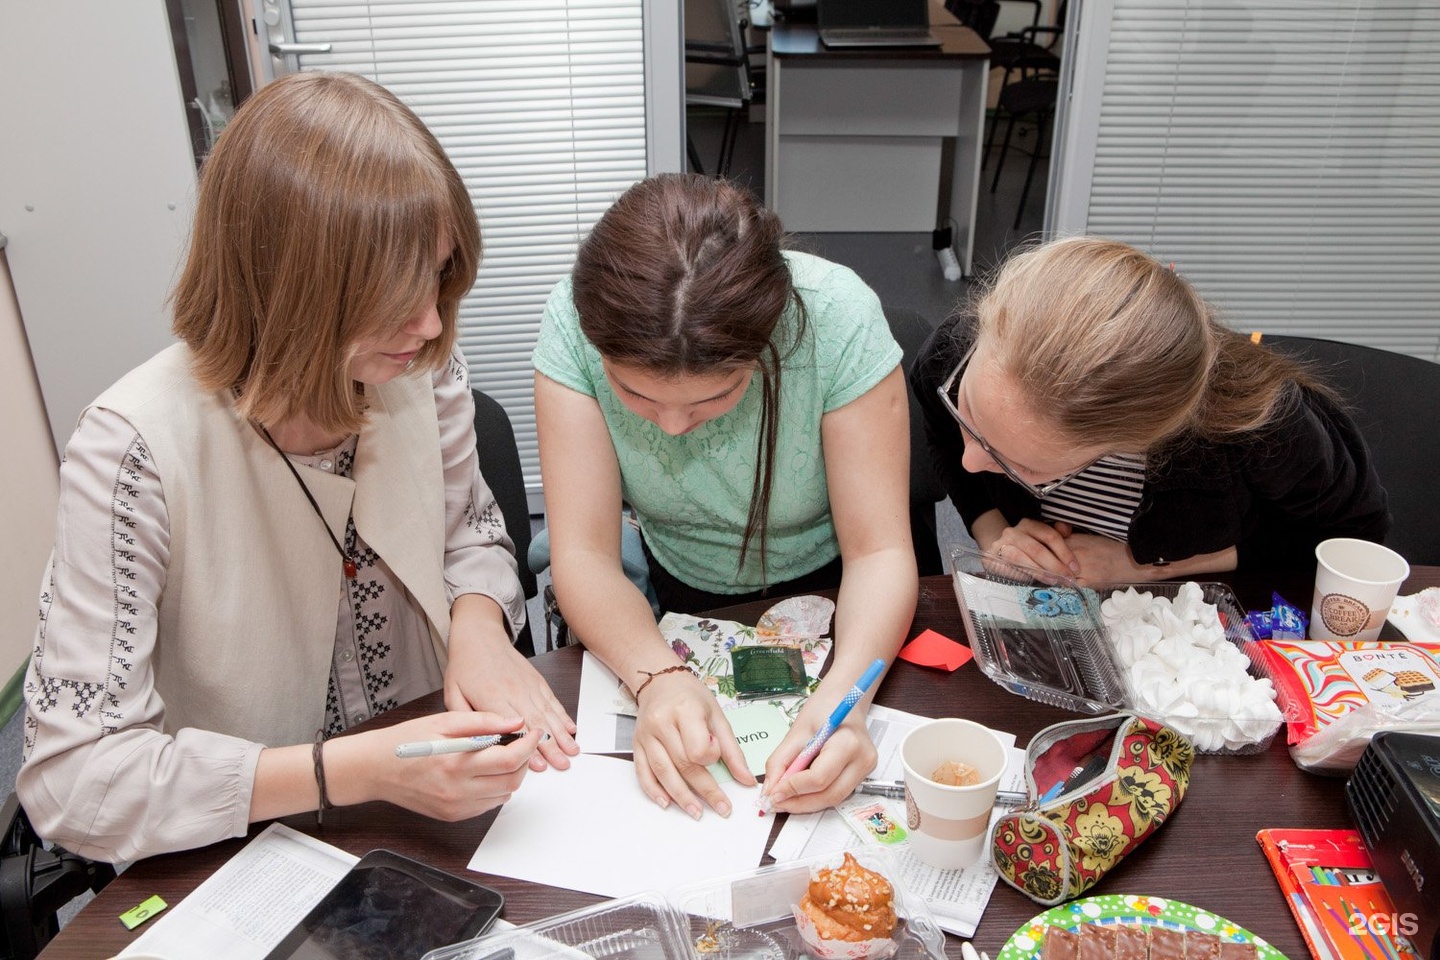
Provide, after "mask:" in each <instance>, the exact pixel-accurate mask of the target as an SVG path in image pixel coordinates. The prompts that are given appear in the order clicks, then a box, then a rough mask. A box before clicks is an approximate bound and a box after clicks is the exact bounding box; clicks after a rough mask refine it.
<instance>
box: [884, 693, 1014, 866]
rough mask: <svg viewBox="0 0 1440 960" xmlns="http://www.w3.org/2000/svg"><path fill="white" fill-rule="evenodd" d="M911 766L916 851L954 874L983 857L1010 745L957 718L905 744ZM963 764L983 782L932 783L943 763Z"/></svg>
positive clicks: (927, 727)
mask: <svg viewBox="0 0 1440 960" xmlns="http://www.w3.org/2000/svg"><path fill="white" fill-rule="evenodd" d="M900 759H901V761H902V762H903V763H904V765H905V818H906V820H907V821H908V824H909V827H910V848H911V849H912V850H914V851H915V855H916V856H917V857H919V858H920V859H921V860H924V861H925V862H926V863H928V864H930V865H931V866H932V867H939V868H941V869H942V870H952V869H955V868H958V867H968V866H970V865H971V864H973V863H975V862H976V861H977V860H979V859H980V854H981V853H982V852H983V851H984V849H985V835H986V832H987V829H988V828H989V825H990V810H991V808H992V807H994V806H995V791H996V789H997V788H998V787H999V785H1000V776H1001V774H1003V773H1004V772H1005V762H1006V756H1005V744H1004V743H1003V742H1001V740H1000V738H999V737H998V736H996V734H995V732H994V731H993V730H991V729H989V728H988V727H985V726H982V725H980V724H978V723H975V722H973V721H970V720H960V719H955V718H950V719H945V720H931V721H929V722H928V723H923V724H921V725H920V726H918V727H916V728H915V729H914V730H911V731H910V732H909V733H908V734H906V736H905V739H904V741H903V742H902V743H901V744H900ZM947 760H958V761H959V762H961V763H965V764H968V765H970V766H972V767H974V768H975V770H976V772H978V773H979V774H980V782H979V783H977V784H974V785H973V786H967V787H952V786H950V785H949V784H944V783H936V782H935V781H934V780H932V779H930V775H931V774H932V773H934V772H935V770H936V769H937V768H939V767H940V766H941V764H943V763H945V762H946V761H947Z"/></svg>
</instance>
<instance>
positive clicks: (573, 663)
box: [43, 567, 1440, 960]
mask: <svg viewBox="0 0 1440 960" xmlns="http://www.w3.org/2000/svg"><path fill="white" fill-rule="evenodd" d="M1437 585H1440V567H1421V568H1417V569H1415V570H1414V571H1413V572H1412V575H1411V577H1410V579H1409V580H1408V581H1407V582H1406V584H1405V586H1404V588H1403V590H1402V592H1403V593H1413V592H1415V591H1416V590H1419V589H1421V588H1423V587H1427V586H1437ZM1234 586H1235V588H1236V592H1237V593H1238V594H1239V596H1240V599H1241V601H1242V603H1244V605H1245V606H1246V607H1247V608H1251V609H1253V608H1256V607H1259V606H1261V605H1268V604H1269V600H1270V591H1271V589H1272V588H1275V587H1277V586H1278V588H1279V589H1280V590H1281V592H1282V594H1284V595H1286V596H1287V597H1289V598H1290V599H1291V600H1292V601H1294V602H1295V603H1296V604H1297V605H1301V606H1305V607H1308V606H1309V602H1310V590H1311V585H1310V583H1309V582H1308V581H1304V582H1302V581H1300V580H1294V581H1291V582H1287V583H1281V584H1278V585H1277V584H1275V583H1273V582H1266V583H1263V584H1262V583H1258V582H1257V583H1249V582H1245V581H1235V582H1234ZM767 605H768V604H751V605H748V606H744V607H735V608H730V609H729V610H727V611H717V615H720V616H726V617H727V618H729V619H737V620H742V621H743V622H752V623H753V622H754V618H755V617H758V615H759V613H760V612H762V611H763V609H764V607H765V606H767ZM927 627H929V628H932V629H935V630H938V631H939V632H941V633H943V634H945V635H947V636H950V637H954V638H956V639H961V640H963V639H964V638H965V632H964V629H963V627H962V626H961V623H960V614H959V610H958V607H957V604H956V601H955V594H954V592H953V589H952V587H951V583H950V580H949V578H948V577H943V576H942V577H926V578H923V579H922V581H921V584H920V600H919V606H918V609H917V611H916V614H915V622H914V624H913V625H912V627H911V631H910V635H911V636H914V635H915V634H917V633H919V632H920V631H921V630H923V629H925V628H927ZM1388 629H1390V628H1388V627H1387V630H1388ZM535 665H536V666H537V667H538V668H539V669H540V671H541V673H543V674H544V675H545V677H546V679H547V680H549V682H550V684H551V685H552V687H553V688H554V690H555V693H556V694H557V695H558V696H559V697H560V699H561V701H562V702H564V703H566V704H569V705H573V704H575V703H576V701H577V698H578V694H579V683H580V650H579V649H578V648H576V647H570V648H566V649H563V650H559V651H555V652H553V653H548V654H543V655H541V656H540V657H537V658H536V659H535ZM877 699H878V702H880V703H883V704H886V705H888V706H892V707H897V708H900V709H904V710H907V711H910V712H912V713H918V714H922V715H926V716H936V717H939V716H963V717H969V718H971V719H975V720H978V721H981V722H983V723H985V724H987V725H989V726H991V727H994V728H996V729H999V730H1007V731H1010V732H1012V733H1014V734H1015V735H1016V737H1017V738H1018V742H1019V743H1021V744H1024V743H1027V742H1029V740H1030V737H1031V736H1033V735H1034V734H1035V732H1036V731H1038V730H1040V729H1041V728H1042V727H1044V726H1047V725H1049V724H1051V723H1056V722H1058V721H1060V720H1065V719H1069V718H1071V717H1073V716H1075V715H1074V714H1070V713H1068V712H1066V711H1062V710H1058V709H1055V708H1052V707H1047V706H1043V705H1041V704H1038V703H1034V702H1032V701H1029V700H1025V699H1022V698H1020V697H1017V696H1014V695H1012V694H1010V693H1007V692H1006V691H1004V690H1002V689H1001V688H1000V687H998V686H997V685H995V684H994V683H992V682H990V681H989V680H988V679H987V678H986V677H985V676H984V675H983V674H981V673H980V671H979V670H977V669H976V668H975V666H974V665H973V664H971V665H967V666H965V667H963V668H961V669H960V670H959V671H957V672H956V673H953V674H949V673H943V672H940V671H935V670H928V669H924V668H921V667H916V666H913V665H911V664H909V663H905V662H903V661H902V662H897V663H896V664H895V666H894V667H893V668H892V670H891V671H890V674H889V675H888V676H887V677H886V678H885V680H884V682H883V683H882V684H881V687H880V690H879V692H878V698H877ZM439 704H440V696H439V694H438V693H436V694H432V695H430V696H427V697H422V698H420V699H418V700H415V701H413V702H411V703H408V704H405V705H404V706H402V707H399V708H397V709H395V710H392V711H390V712H389V713H387V714H385V715H383V716H382V717H379V718H377V719H376V720H374V721H371V723H378V724H386V723H394V722H397V721H400V720H406V719H410V718H412V717H416V716H419V715H422V714H424V713H426V712H428V711H432V710H435V709H437V708H438V707H439ZM1342 788H1343V781H1341V780H1336V779H1327V778H1323V777H1317V776H1312V775H1310V774H1307V773H1304V772H1302V771H1300V770H1299V769H1298V768H1297V767H1296V766H1295V765H1294V764H1293V763H1292V762H1291V760H1290V755H1289V753H1288V752H1287V750H1286V746H1285V737H1284V733H1283V731H1282V732H1281V734H1279V735H1278V736H1277V737H1276V738H1275V741H1274V743H1273V744H1272V745H1271V747H1270V748H1269V749H1268V750H1267V751H1265V752H1264V753H1259V754H1255V755H1252V756H1242V757H1234V756H1201V757H1199V758H1197V760H1196V763H1195V767H1194V770H1193V772H1192V776H1191V783H1190V792H1189V793H1188V794H1187V795H1186V797H1185V801H1184V803H1183V804H1182V805H1181V806H1180V808H1179V809H1178V810H1177V811H1176V813H1175V815H1174V816H1173V817H1172V818H1171V820H1170V821H1169V823H1168V824H1167V825H1166V826H1165V827H1164V828H1163V829H1162V830H1160V831H1159V832H1158V833H1156V834H1155V835H1154V836H1153V837H1151V838H1150V839H1149V840H1148V841H1146V843H1145V844H1144V846H1142V847H1140V848H1139V849H1138V850H1137V851H1136V852H1135V853H1134V854H1133V855H1131V856H1130V857H1129V858H1127V859H1126V860H1125V861H1123V862H1122V863H1121V864H1120V865H1119V866H1118V867H1117V868H1116V869H1115V870H1114V871H1112V872H1111V873H1110V874H1109V875H1108V876H1107V877H1105V879H1104V880H1102V881H1101V883H1100V884H1098V885H1097V886H1096V887H1095V888H1094V889H1093V891H1092V892H1094V893H1135V894H1146V895H1152V896H1161V897H1167V898H1171V899H1175V900H1181V901H1184V902H1186V903H1190V904H1194V905H1196V906H1199V907H1203V908H1205V909H1207V910H1210V911H1213V912H1215V913H1218V914H1220V915H1222V916H1224V917H1227V918H1228V919H1230V920H1232V921H1234V922H1235V923H1238V924H1240V925H1241V926H1243V927H1245V928H1246V929H1248V930H1250V931H1251V932H1252V933H1255V934H1256V935H1258V936H1261V937H1264V938H1265V939H1266V940H1268V941H1269V942H1270V943H1271V944H1273V945H1274V946H1275V947H1276V948H1277V949H1279V950H1280V951H1281V952H1283V953H1284V954H1285V955H1286V956H1288V957H1289V958H1291V960H1305V958H1306V957H1307V956H1308V951H1307V950H1306V948H1305V944H1304V942H1303V941H1302V940H1301V937H1300V932H1299V930H1298V929H1297V927H1296V926H1295V921H1294V920H1293V919H1292V917H1291V915H1290V911H1289V909H1288V908H1287V907H1286V905H1285V902H1284V900H1283V899H1282V897H1281V894H1280V889H1279V887H1278V886H1276V883H1275V880H1274V878H1273V876H1272V874H1271V873H1270V870H1269V868H1268V866H1267V865H1266V862H1265V859H1264V857H1263V856H1262V855H1261V853H1260V849H1259V847H1258V846H1257V845H1256V843H1255V833H1256V831H1257V830H1259V829H1260V828H1262V827H1348V826H1350V822H1349V818H1348V816H1347V814H1346V811H1345V802H1344V794H1343V789H1342ZM577 802H583V798H577ZM494 818H495V814H494V812H491V813H488V814H486V815H484V816H482V817H477V818H475V819H473V820H469V821H466V822H464V823H458V824H447V823H440V822H438V821H434V820H430V819H427V818H425V817H422V816H419V815H417V814H413V813H410V812H408V811H405V810H401V809H399V808H397V807H392V806H389V805H387V804H382V803H372V804H365V805H362V806H357V807H349V808H342V809H336V810H332V811H330V812H328V813H326V814H325V826H324V827H323V828H317V827H316V826H315V818H314V816H313V815H303V816H295V817H289V818H286V820H285V822H286V823H287V824H289V825H290V826H292V827H295V828H296V829H298V830H302V831H304V832H306V833H310V834H313V835H315V836H318V837H320V838H321V839H323V840H325V841H327V842H329V843H333V844H335V845H336V846H339V847H343V848H344V849H346V850H348V851H350V852H351V853H354V854H356V855H360V854H363V853H365V852H367V851H369V850H371V849H374V848H376V847H387V848H389V849H391V850H395V851H396V852H398V853H402V854H405V855H407V856H411V857H415V858H417V859H420V860H424V861H426V862H429V863H432V864H434V865H436V866H438V867H441V868H442V869H445V870H450V871H452V872H454V873H457V874H462V875H463V874H465V873H466V864H467V863H469V861H470V857H471V855H472V854H473V853H474V852H475V847H476V846H477V845H478V844H479V842H480V839H481V837H483V836H484V835H485V831H486V830H487V829H488V828H489V826H490V824H491V822H492V821H493V820H494ZM263 826H264V825H263V824H260V825H258V826H257V827H255V828H252V830H251V836H253V835H254V834H255V833H257V832H258V831H259V829H260V827H263ZM777 826H778V824H777ZM244 842H245V841H243V840H232V841H227V842H225V843H219V844H215V845H213V846H210V847H206V848H204V849H201V850H193V851H189V852H185V853H177V854H170V855H168V856H161V857H153V858H150V859H148V860H143V861H141V862H139V863H136V864H135V865H134V866H132V867H131V868H130V869H129V870H127V871H125V873H123V874H122V875H121V876H120V877H119V878H118V879H117V880H115V881H114V882H113V883H111V884H110V886H108V887H107V888H106V889H105V890H104V891H102V892H101V894H100V895H99V896H98V897H96V898H95V900H94V901H92V902H91V903H90V904H89V905H87V906H86V907H85V909H83V910H82V911H80V913H79V914H78V915H77V916H76V917H75V918H74V919H73V920H72V921H71V922H70V923H69V924H68V925H67V926H66V927H65V929H64V930H62V931H61V932H60V935H59V936H58V937H56V938H55V940H53V941H52V942H51V943H50V945H49V946H48V947H47V948H46V949H45V951H44V953H43V957H45V958H46V960H57V958H67V957H77V958H78V957H84V958H94V957H108V956H111V955H113V954H115V953H117V952H119V951H120V950H121V949H122V948H123V947H124V946H125V945H126V944H128V943H129V942H130V941H131V940H133V939H134V938H135V937H136V936H138V931H137V932H136V933H131V932H129V931H127V930H126V929H125V928H124V927H123V926H121V924H120V922H119V920H118V919H117V917H118V915H119V914H120V913H122V912H124V911H125V910H128V909H129V908H131V907H133V906H135V905H136V904H138V903H140V902H141V901H142V900H144V899H145V898H147V897H149V896H150V895H151V894H159V895H160V896H161V897H163V898H164V899H165V901H166V902H167V903H170V904H175V903H178V902H179V901H180V900H181V899H182V898H183V897H184V896H185V895H186V894H188V893H189V892H190V891H191V890H193V889H195V887H196V886H198V885H199V883H200V882H201V881H202V880H204V879H205V878H206V877H208V876H209V875H210V874H211V873H213V872H214V871H215V870H216V869H217V868H219V867H220V866H221V864H223V863H224V862H225V860H226V859H228V858H229V857H231V856H232V855H234V854H235V853H236V852H237V851H238V850H239V849H240V847H241V846H242V845H243V844H244ZM476 876H477V879H478V880H479V881H480V882H482V883H485V884H486V885H488V886H492V887H494V888H496V889H498V890H500V891H501V892H503V893H504V894H505V899H506V904H505V911H504V917H505V919H507V920H509V921H511V922H514V923H529V922H532V921H535V920H540V919H542V918H545V917H548V916H551V915H553V914H556V913H559V912H562V911H566V910H572V909H575V908H578V907H582V906H587V905H589V904H592V903H595V902H597V901H599V900H600V899H601V898H599V897H595V896H592V895H589V894H583V893H576V892H574V891H570V890H560V889H556V888H553V887H544V886H539V885H536V884H531V883H525V882H522V881H518V880H512V879H510V878H507V877H496V876H490V875H487V874H479V875H476ZM1039 912H1040V910H1039V908H1038V907H1037V905H1036V904H1034V903H1033V902H1032V901H1030V900H1028V899H1027V898H1025V897H1024V896H1022V895H1021V894H1019V893H1017V892H1016V891H1015V890H1013V889H1011V888H1010V887H1008V886H1006V885H1005V884H1004V883H1003V882H1001V883H999V884H998V885H997V886H996V888H995V892H994V894H993V895H992V896H991V898H990V904H989V907H988V908H987V909H986V911H985V916H984V919H983V921H982V922H981V924H980V928H979V930H978V931H977V932H976V935H975V944H976V946H977V947H979V948H980V949H982V950H987V951H989V953H990V955H991V956H992V957H993V956H995V955H996V953H997V952H998V951H999V949H1000V946H1001V945H1002V944H1003V943H1004V942H1005V941H1006V939H1008V938H1009V936H1010V934H1011V933H1012V932H1014V930H1015V929H1016V928H1017V927H1019V926H1020V925H1021V924H1022V923H1024V922H1025V921H1026V920H1028V919H1029V918H1031V917H1032V916H1034V915H1035V914H1037V913H1039ZM142 929H143V928H142ZM959 946H960V941H959V940H957V939H956V938H954V937H950V938H948V940H947V943H946V952H947V953H948V954H949V956H951V957H956V958H958V957H959V956H960V950H959Z"/></svg>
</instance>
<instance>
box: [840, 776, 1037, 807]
mask: <svg viewBox="0 0 1440 960" xmlns="http://www.w3.org/2000/svg"><path fill="white" fill-rule="evenodd" d="M855 792H856V793H861V794H867V795H869V796H872V797H889V798H890V799H892V800H903V799H905V782H904V781H903V780H861V781H860V786H858V787H856V788H855ZM1028 799H1029V797H1028V796H1027V795H1026V794H1025V792H1024V791H1023V790H997V791H995V803H996V805H997V806H1001V807H1010V806H1018V805H1019V804H1022V803H1025V802H1026V801H1027V800H1028Z"/></svg>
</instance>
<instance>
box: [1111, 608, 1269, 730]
mask: <svg viewBox="0 0 1440 960" xmlns="http://www.w3.org/2000/svg"><path fill="white" fill-rule="evenodd" d="M1100 613H1101V616H1102V618H1103V619H1104V621H1105V628H1106V630H1107V631H1108V632H1109V634H1110V639H1111V640H1112V641H1113V642H1114V644H1115V649H1116V655H1117V659H1118V660H1119V662H1120V667H1121V669H1122V671H1123V672H1124V673H1125V674H1126V676H1127V678H1128V680H1129V682H1130V688H1131V691H1132V693H1133V695H1134V698H1135V703H1134V706H1135V709H1136V711H1137V712H1139V713H1142V714H1145V715H1147V716H1151V717H1153V718H1155V719H1156V720H1160V721H1162V722H1164V723H1166V724H1168V725H1169V726H1171V727H1173V728H1175V729H1176V730H1178V731H1180V732H1181V733H1183V734H1185V735H1186V736H1187V737H1189V738H1190V740H1191V741H1192V742H1193V743H1194V744H1195V749H1196V750H1199V751H1201V752H1204V753H1215V752H1219V751H1224V750H1237V749H1239V748H1241V747H1245V746H1249V745H1251V744H1255V743H1259V742H1260V741H1262V740H1264V739H1265V738H1266V737H1269V736H1270V735H1271V734H1273V733H1274V732H1275V730H1276V728H1277V727H1278V726H1279V724H1280V720H1281V715H1280V709H1279V708H1278V707H1277V706H1276V705H1275V688H1274V686H1273V685H1272V684H1271V683H1270V681H1269V680H1268V679H1264V678H1257V677H1252V676H1250V673H1249V667H1250V658H1249V657H1247V656H1246V655H1245V654H1244V653H1243V652H1242V651H1241V650H1240V648H1239V647H1237V646H1236V645H1235V644H1234V643H1233V642H1232V641H1230V640H1229V639H1227V638H1226V636H1225V626H1224V624H1222V623H1221V622H1220V614H1219V611H1218V610H1217V609H1216V607H1215V605H1214V604H1210V603H1206V602H1205V594H1204V591H1203V590H1202V589H1201V588H1200V585H1199V584H1197V583H1186V584H1183V585H1182V586H1181V587H1180V591H1179V593H1178V594H1177V595H1176V596H1175V597H1174V598H1171V597H1157V596H1155V595H1153V594H1151V593H1149V592H1145V593H1139V592H1137V591H1136V590H1135V588H1134V587H1130V588H1129V589H1127V590H1124V591H1116V592H1115V593H1114V594H1112V595H1111V596H1110V597H1109V599H1106V600H1103V601H1101V603H1100Z"/></svg>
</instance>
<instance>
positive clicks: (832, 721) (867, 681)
mask: <svg viewBox="0 0 1440 960" xmlns="http://www.w3.org/2000/svg"><path fill="white" fill-rule="evenodd" d="M884 672H885V661H884V660H881V659H878V658H877V659H876V660H875V662H874V663H872V664H870V669H868V670H866V671H865V673H864V675H862V676H861V677H860V679H859V680H857V681H855V686H853V687H851V688H850V692H849V693H847V694H845V699H843V700H841V701H840V702H839V703H838V704H836V705H835V709H834V710H832V711H831V712H830V716H829V718H828V719H827V720H826V721H825V725H824V726H823V727H821V728H820V729H819V730H816V731H815V736H813V737H811V738H810V742H809V743H807V744H805V749H804V750H801V751H800V755H799V756H797V757H796V758H795V759H794V760H791V761H790V766H788V767H786V768H785V772H784V773H782V774H781V775H780V779H779V780H776V781H775V783H776V785H778V784H780V783H781V782H782V781H783V780H784V779H785V778H786V777H789V776H793V775H794V774H797V773H799V772H800V771H801V770H804V769H805V768H806V767H808V766H810V761H812V760H814V759H815V757H816V755H817V754H819V753H820V748H821V747H823V746H825V741H827V740H829V739H830V735H831V734H833V733H834V732H835V731H836V730H838V729H840V724H842V723H844V722H845V718H846V717H848V716H849V715H850V709H851V708H852V707H854V706H855V704H857V703H859V702H860V698H861V697H863V696H865V694H866V692H868V691H869V689H870V687H871V686H872V685H873V684H874V683H875V681H876V680H877V679H879V677H880V674H882V673H884ZM766 786H767V787H769V786H770V784H766ZM755 805H756V806H757V807H759V808H760V816H762V817H763V816H765V814H767V813H769V812H770V811H771V810H772V809H773V808H774V807H775V801H774V800H772V799H770V794H768V793H761V794H760V798H759V799H758V800H756V801H755Z"/></svg>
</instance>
